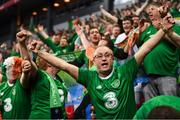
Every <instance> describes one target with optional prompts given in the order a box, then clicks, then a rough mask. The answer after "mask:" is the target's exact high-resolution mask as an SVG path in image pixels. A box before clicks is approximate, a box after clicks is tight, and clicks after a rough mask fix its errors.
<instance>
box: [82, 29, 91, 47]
mask: <svg viewBox="0 0 180 120" xmlns="http://www.w3.org/2000/svg"><path fill="white" fill-rule="evenodd" d="M79 37H80V39H81V42H82V45H83V47H84V49H87V48H88V47H89V46H90V42H89V41H88V39H87V38H86V36H85V34H84V33H83V32H82V33H81V34H80V35H79Z"/></svg>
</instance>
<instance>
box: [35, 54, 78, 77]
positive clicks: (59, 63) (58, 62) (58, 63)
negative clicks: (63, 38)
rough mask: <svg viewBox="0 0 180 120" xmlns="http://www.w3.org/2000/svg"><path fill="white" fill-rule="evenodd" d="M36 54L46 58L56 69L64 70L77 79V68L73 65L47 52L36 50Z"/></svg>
mask: <svg viewBox="0 0 180 120" xmlns="http://www.w3.org/2000/svg"><path fill="white" fill-rule="evenodd" d="M37 55H38V56H39V57H41V58H43V59H44V60H46V61H47V62H48V63H49V64H51V65H53V66H55V67H57V68H58V69H61V70H64V71H66V72H68V73H70V75H72V76H73V77H74V78H75V79H77V77H78V68H77V67H76V66H74V65H71V64H69V63H67V62H66V61H64V60H62V59H60V58H57V57H55V56H54V55H52V54H49V53H47V52H43V51H38V52H37Z"/></svg>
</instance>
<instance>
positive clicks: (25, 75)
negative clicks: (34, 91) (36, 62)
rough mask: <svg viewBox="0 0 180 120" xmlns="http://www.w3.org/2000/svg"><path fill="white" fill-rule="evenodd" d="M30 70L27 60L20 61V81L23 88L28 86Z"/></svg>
mask: <svg viewBox="0 0 180 120" xmlns="http://www.w3.org/2000/svg"><path fill="white" fill-rule="evenodd" d="M30 72H31V63H30V62H29V61H28V60H24V61H23V62H22V74H21V77H20V83H21V85H22V86H23V87H24V88H29V87H30V85H29V84H30V80H29V79H30V76H31V74H30Z"/></svg>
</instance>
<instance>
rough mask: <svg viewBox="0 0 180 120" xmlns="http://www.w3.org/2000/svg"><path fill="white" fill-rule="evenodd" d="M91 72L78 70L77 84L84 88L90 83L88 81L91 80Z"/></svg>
mask: <svg viewBox="0 0 180 120" xmlns="http://www.w3.org/2000/svg"><path fill="white" fill-rule="evenodd" d="M91 72H92V71H89V70H84V69H81V68H80V69H79V71H78V79H77V82H78V83H80V84H82V85H84V86H85V87H86V88H87V86H88V84H89V82H90V79H89V78H92V77H91V75H90V73H91Z"/></svg>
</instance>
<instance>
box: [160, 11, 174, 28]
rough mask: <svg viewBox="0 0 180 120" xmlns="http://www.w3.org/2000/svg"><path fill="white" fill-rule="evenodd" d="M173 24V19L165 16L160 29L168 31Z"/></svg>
mask: <svg viewBox="0 0 180 120" xmlns="http://www.w3.org/2000/svg"><path fill="white" fill-rule="evenodd" d="M173 24H174V19H173V18H172V16H171V15H169V14H168V15H166V16H165V17H164V18H163V20H162V29H165V30H169V29H171V28H172V26H173Z"/></svg>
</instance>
